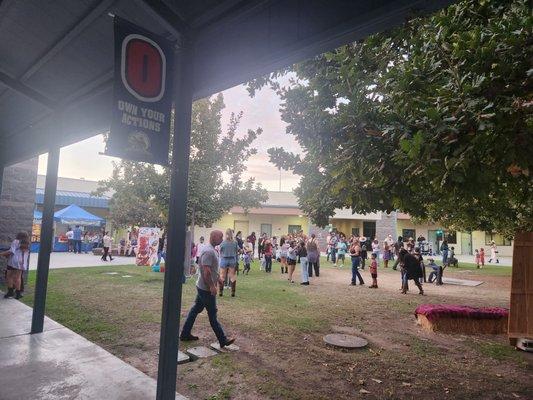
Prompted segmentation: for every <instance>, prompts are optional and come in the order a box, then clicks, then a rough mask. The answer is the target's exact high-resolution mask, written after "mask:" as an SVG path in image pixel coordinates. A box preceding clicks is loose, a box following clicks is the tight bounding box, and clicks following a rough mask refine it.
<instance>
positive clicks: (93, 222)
mask: <svg viewBox="0 0 533 400" xmlns="http://www.w3.org/2000/svg"><path fill="white" fill-rule="evenodd" d="M54 221H56V222H59V223H62V224H68V225H84V226H100V225H102V223H103V222H104V219H103V218H100V217H99V216H97V215H94V214H91V213H90V212H88V211H86V210H84V209H83V208H81V207H79V206H77V205H76V204H71V205H70V206H68V207H65V208H63V209H62V210H59V211H56V212H55V213H54Z"/></svg>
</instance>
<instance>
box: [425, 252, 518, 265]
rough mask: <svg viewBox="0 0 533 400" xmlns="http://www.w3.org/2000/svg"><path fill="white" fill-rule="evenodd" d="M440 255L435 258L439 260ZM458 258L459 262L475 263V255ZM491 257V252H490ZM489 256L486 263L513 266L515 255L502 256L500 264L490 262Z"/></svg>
mask: <svg viewBox="0 0 533 400" xmlns="http://www.w3.org/2000/svg"><path fill="white" fill-rule="evenodd" d="M439 257H440V256H435V260H439V259H440V258H439ZM456 258H457V259H458V260H459V262H467V263H472V264H473V263H475V261H474V256H456ZM489 258H490V253H489ZM489 258H487V255H486V254H485V265H503V266H507V267H508V266H511V265H513V257H500V258H499V260H500V263H499V264H495V263H492V264H489V262H488V261H489Z"/></svg>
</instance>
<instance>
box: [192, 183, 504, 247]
mask: <svg viewBox="0 0 533 400" xmlns="http://www.w3.org/2000/svg"><path fill="white" fill-rule="evenodd" d="M268 196H269V198H268V200H267V201H265V202H264V203H263V204H261V207H259V208H252V209H250V210H248V213H245V212H244V210H243V209H242V208H241V207H234V208H232V209H231V210H230V212H229V213H227V214H226V215H224V216H223V217H222V218H221V219H220V220H219V221H217V222H215V223H214V224H213V226H211V227H208V228H207V227H198V226H197V227H195V229H194V238H195V240H197V239H198V238H199V237H200V236H205V237H207V236H208V235H209V231H211V230H212V229H220V230H223V231H224V230H226V229H227V228H232V229H234V230H235V232H239V231H241V232H242V234H243V237H246V236H248V235H249V234H250V233H252V232H255V234H256V236H259V235H260V234H261V233H266V234H267V235H269V236H277V237H280V236H282V235H286V234H287V233H291V232H299V231H303V232H304V233H306V234H308V235H310V234H311V233H315V235H316V236H317V237H318V239H319V242H320V243H321V247H322V248H323V249H324V248H325V243H326V236H327V234H328V233H329V231H330V230H336V231H338V232H343V233H345V234H346V235H350V234H356V235H362V236H366V237H369V238H372V237H377V238H378V239H379V240H383V239H385V238H386V237H387V235H389V234H390V235H392V236H393V237H394V238H395V239H396V238H397V237H398V236H402V237H403V238H404V239H405V240H407V239H408V238H410V237H412V238H414V239H415V240H416V239H417V238H418V237H419V236H423V237H425V238H426V239H427V241H428V242H430V243H432V246H433V249H434V250H436V249H437V248H438V247H439V245H440V243H442V240H443V239H444V238H446V239H447V240H448V243H449V245H450V246H453V247H454V249H455V252H456V254H463V255H468V254H473V251H474V250H475V249H480V248H485V250H486V253H487V254H489V252H488V250H487V249H488V248H489V247H490V243H491V241H492V240H494V241H495V243H496V245H497V246H498V251H499V255H500V256H512V252H513V246H512V244H513V243H512V241H510V240H508V239H506V238H505V237H503V236H502V235H499V234H495V233H492V234H491V233H490V232H483V231H473V232H459V231H452V230H449V229H446V227H444V226H441V225H439V224H414V223H413V222H412V220H411V217H410V216H409V215H408V214H405V213H401V212H393V213H390V214H387V213H384V212H375V213H369V214H357V213H352V211H351V210H349V209H342V210H341V209H338V210H335V214H334V216H333V217H331V218H330V224H329V226H327V227H325V228H324V229H322V228H319V227H317V226H315V225H313V224H312V223H311V221H310V220H309V218H307V217H306V216H305V215H304V214H303V212H302V210H300V208H299V206H298V200H297V198H296V196H295V195H294V194H293V193H292V192H268Z"/></svg>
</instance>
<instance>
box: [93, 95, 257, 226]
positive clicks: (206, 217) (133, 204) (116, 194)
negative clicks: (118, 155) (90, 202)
mask: <svg viewBox="0 0 533 400" xmlns="http://www.w3.org/2000/svg"><path fill="white" fill-rule="evenodd" d="M224 107H225V106H224V99H223V96H222V95H221V94H220V95H218V96H216V97H214V98H212V99H203V100H199V101H197V102H195V103H194V104H193V108H192V127H191V156H190V160H189V161H190V166H189V201H188V205H187V218H188V224H191V222H192V219H193V218H194V222H195V224H196V225H201V226H210V225H211V224H212V223H213V222H215V221H216V220H218V219H219V218H220V217H221V216H222V215H223V214H224V213H225V212H227V211H229V209H230V208H232V207H233V206H242V207H243V208H244V209H248V208H251V207H257V206H259V205H260V203H261V202H262V201H264V200H266V198H267V193H266V191H265V190H264V189H263V188H262V187H261V185H260V184H257V183H256V182H255V181H254V179H253V178H250V179H243V173H244V172H245V171H246V166H245V162H246V161H247V160H248V159H249V157H250V156H251V155H253V154H255V153H256V149H254V148H253V147H252V143H253V141H254V140H255V139H256V137H257V136H258V135H260V134H261V132H262V130H261V128H258V129H256V130H251V129H250V130H248V131H247V133H246V134H245V135H244V136H243V137H238V136H237V129H238V127H239V123H240V120H241V117H242V113H239V114H232V115H231V119H230V123H229V126H228V127H227V129H226V130H225V131H224V130H223V128H222V124H221V116H222V110H223V109H224ZM169 188H170V174H169V171H168V169H167V168H160V167H155V166H154V165H151V164H145V163H139V162H131V161H120V162H118V163H115V164H114V169H113V174H112V176H111V177H110V178H109V179H107V180H104V181H101V182H100V185H99V190H98V191H99V192H100V193H102V192H106V191H112V192H113V196H112V198H111V201H110V214H111V220H112V221H113V222H114V223H115V224H116V225H118V226H121V227H126V226H132V225H145V226H164V225H165V223H166V221H167V217H168V215H167V213H168V204H169V196H170V192H169Z"/></svg>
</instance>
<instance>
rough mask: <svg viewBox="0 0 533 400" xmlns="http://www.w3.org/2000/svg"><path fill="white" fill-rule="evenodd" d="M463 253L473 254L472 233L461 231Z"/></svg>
mask: <svg viewBox="0 0 533 400" xmlns="http://www.w3.org/2000/svg"><path fill="white" fill-rule="evenodd" d="M461 254H464V255H472V233H467V232H461Z"/></svg>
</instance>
